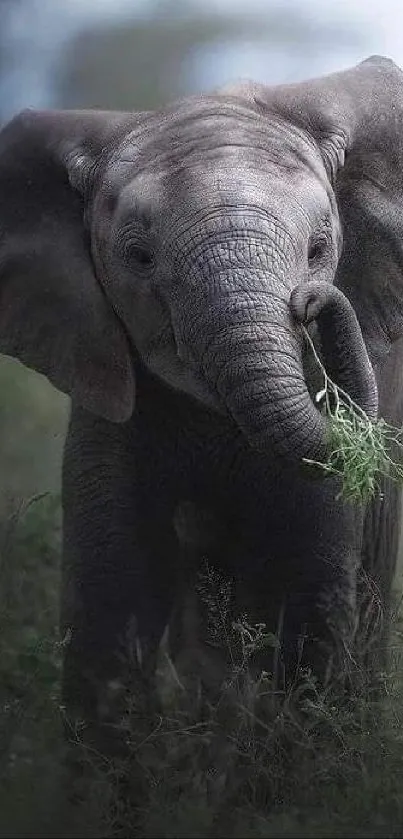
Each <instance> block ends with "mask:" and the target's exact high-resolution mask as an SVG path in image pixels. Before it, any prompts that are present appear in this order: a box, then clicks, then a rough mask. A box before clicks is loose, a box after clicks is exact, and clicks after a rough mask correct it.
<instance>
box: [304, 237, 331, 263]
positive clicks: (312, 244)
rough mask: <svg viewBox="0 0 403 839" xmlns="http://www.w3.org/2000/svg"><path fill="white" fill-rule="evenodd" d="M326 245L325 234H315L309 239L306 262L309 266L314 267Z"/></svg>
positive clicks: (322, 254)
mask: <svg viewBox="0 0 403 839" xmlns="http://www.w3.org/2000/svg"><path fill="white" fill-rule="evenodd" d="M326 245H327V239H326V237H325V236H316V237H315V238H312V239H310V241H309V243H308V262H309V265H310V267H314V266H315V265H316V263H317V262H318V261H319V260H320V259H321V258H322V257H323V256H324V254H325V251H326Z"/></svg>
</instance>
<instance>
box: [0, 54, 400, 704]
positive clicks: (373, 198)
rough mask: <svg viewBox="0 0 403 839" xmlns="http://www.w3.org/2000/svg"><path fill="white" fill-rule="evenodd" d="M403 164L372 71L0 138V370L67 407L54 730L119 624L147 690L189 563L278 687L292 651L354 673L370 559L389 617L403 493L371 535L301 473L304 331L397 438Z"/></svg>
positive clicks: (62, 118)
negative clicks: (61, 659) (4, 361)
mask: <svg viewBox="0 0 403 839" xmlns="http://www.w3.org/2000/svg"><path fill="white" fill-rule="evenodd" d="M402 144H403V77H402V74H401V72H400V70H399V69H398V68H397V67H396V66H395V65H394V64H393V63H392V62H390V61H388V60H387V59H383V58H372V59H369V60H368V61H366V62H363V63H362V64H360V65H359V66H358V67H356V68H354V69H352V70H349V71H346V72H342V73H339V74H335V75H332V76H328V77H326V78H323V79H318V80H313V81H308V82H306V83H303V84H295V85H289V86H282V87H273V88H271V87H265V86H262V85H257V84H253V83H249V82H246V83H244V84H236V85H234V86H231V87H229V88H227V89H224V90H220V91H218V92H215V93H213V94H211V95H209V96H203V97H193V98H189V99H185V100H182V101H180V102H177V103H175V104H173V105H170V106H168V107H166V108H165V109H163V110H161V111H159V112H156V113H140V114H121V113H102V112H90V111H83V112H35V111H27V112H24V113H22V114H20V115H19V116H18V117H16V118H15V119H14V120H13V121H12V122H11V123H10V124H9V125H8V126H6V127H5V128H4V130H3V131H2V133H1V134H0V186H1V189H0V202H1V203H0V237H1V238H0V294H1V297H0V349H1V350H2V351H3V352H5V353H7V354H10V355H13V356H16V357H18V358H19V359H20V360H21V361H22V362H24V363H25V364H27V365H29V366H32V367H34V368H35V369H37V370H39V371H40V372H42V373H44V374H45V375H47V376H48V378H49V379H50V381H52V382H53V383H54V384H55V385H56V387H58V388H60V389H61V390H63V391H65V392H67V393H69V394H70V395H71V397H72V411H71V421H70V427H69V432H68V436H67V441H66V448H65V457H64V475H63V505H64V582H63V596H62V606H63V608H62V623H63V628H64V629H63V631H65V629H66V628H68V629H69V633H68V636H69V643H68V644H66V653H65V670H64V672H65V676H64V690H65V701H66V703H67V705H68V708H69V709H71V708H72V707H73V706H74V704H75V703H77V704H78V705H80V707H81V713H84V714H85V715H87V717H94V715H95V716H96V714H97V713H101V712H100V708H101V705H102V702H101V700H100V695H101V693H102V690H101V687H100V686H101V685H105V683H106V682H107V681H108V679H109V680H113V679H115V678H116V677H117V676H118V675H119V659H118V657H117V655H116V652H117V650H118V648H119V645H120V644H122V643H123V641H124V639H125V638H126V634H127V628H128V626H129V625H130V626H131V634H130V637H131V639H132V641H133V638H134V649H135V652H136V657H137V660H138V662H139V664H140V667H141V668H142V672H143V674H144V675H149V673H150V672H151V671H152V666H153V660H154V653H155V650H156V648H157V647H158V644H159V642H160V639H161V636H162V633H163V631H164V629H165V627H166V625H167V624H168V621H169V619H170V615H171V613H172V609H173V605H174V600H175V593H176V592H177V591H178V587H179V584H180V581H181V579H182V580H183V578H184V577H186V575H187V573H188V570H189V569H184V568H183V557H184V556H185V557H186V556H187V555H188V546H189V544H190V543H192V551H191V553H192V555H193V556H196V557H197V556H198V554H200V552H202V551H204V550H205V548H206V544H207V545H208V553H209V559H210V561H211V562H212V563H213V565H217V566H218V567H219V568H221V569H222V570H223V571H224V572H225V573H229V574H230V575H231V576H232V577H233V578H234V579H235V589H236V599H237V602H241V601H242V607H246V608H248V610H249V614H250V615H251V618H252V619H255V620H264V621H265V622H266V625H267V626H268V628H269V629H271V630H274V631H275V630H276V628H277V627H278V626H279V623H280V615H281V628H282V638H283V651H282V655H283V662H284V667H285V669H286V671H287V672H288V673H290V672H292V670H293V667H294V666H295V662H296V656H297V649H298V638H299V637H300V636H301V635H302V634H306V635H307V640H306V642H305V646H304V657H305V658H304V660H307V661H308V662H310V663H312V662H313V663H314V665H317V666H318V668H319V670H320V668H321V666H322V665H321V664H320V663H318V660H319V659H320V655H319V653H318V651H320V650H321V651H322V653H321V655H322V654H323V650H326V656H325V658H326V660H327V657H328V655H330V654H331V650H332V649H333V650H334V649H336V650H340V649H344V650H346V649H348V645H349V643H350V642H351V638H352V634H353V631H354V626H355V624H356V616H357V577H358V571H359V568H360V565H361V559H362V558H363V561H364V567H365V568H366V569H367V571H368V572H370V573H371V574H372V575H373V576H374V578H375V580H376V581H377V583H378V584H380V585H381V587H382V592H383V597H384V604H385V608H386V610H387V608H388V602H389V601H388V598H389V591H390V584H391V578H392V574H393V569H394V564H395V559H396V550H397V538H398V529H399V515H398V493H397V491H396V490H395V489H393V488H392V487H391V486H389V485H388V486H386V487H385V498H384V500H383V502H382V501H380V500H377V501H376V502H374V504H373V505H371V507H370V509H369V510H368V511H363V510H361V509H359V508H355V507H353V506H351V505H347V504H344V503H343V502H342V501H341V500H340V499H339V500H338V499H337V498H336V496H337V493H338V490H339V486H338V484H337V482H335V481H334V480H330V479H328V480H325V481H324V480H311V479H310V477H308V476H307V475H306V474H305V473H304V471H303V469H302V468H301V460H302V458H303V457H310V458H320V457H323V456H324V455H325V454H326V441H325V434H326V421H325V419H324V418H323V416H322V415H321V414H320V412H319V411H318V410H317V407H316V406H315V404H314V402H313V400H312V398H311V394H312V391H313V390H314V385H315V383H314V381H313V380H311V378H310V374H309V373H307V370H308V368H309V363H306V360H303V357H302V356H303V338H302V330H301V324H310V323H311V324H312V327H315V328H316V331H317V336H318V337H317V340H318V344H319V345H320V348H321V352H322V358H323V360H324V362H325V364H326V367H327V370H328V372H329V374H330V375H331V376H332V377H333V378H334V379H335V380H336V381H337V382H338V384H339V385H341V386H342V387H343V388H344V389H345V390H347V391H348V393H349V394H350V396H352V397H353V398H354V399H355V400H356V401H357V402H358V403H359V404H360V405H361V407H363V408H364V409H365V410H366V411H367V412H368V413H369V415H370V416H371V417H372V418H375V417H376V416H377V411H378V392H377V383H376V379H375V375H374V369H375V371H376V373H377V375H378V387H379V397H380V403H379V404H380V413H381V414H382V415H383V416H386V417H387V418H388V419H390V420H392V421H394V422H395V423H400V421H401V417H402V395H401V394H402V387H401V354H402V344H401V342H400V341H399V338H400V336H401V335H402V334H403V277H402V274H401V269H402V242H403V237H402V233H403V229H402V228H403V213H402V209H403V208H402V203H403V180H402V160H403V145H402ZM357 318H358V320H357ZM364 517H365V526H364V525H363V519H364ZM198 518H199V520H200V521H201V522H207V524H206V529H204V528H203V526H199V532H198V530H197V526H196V527H194V522H196V523H197V520H198ZM178 522H179V523H178ZM192 522H193V523H192ZM208 522H209V523H210V524H208ZM192 534H193V535H192ZM195 534H196V535H195ZM180 541H181V542H182V545H180V544H179V542H180ZM186 546H187V547H186ZM332 645H333V646H332ZM321 672H322V671H321Z"/></svg>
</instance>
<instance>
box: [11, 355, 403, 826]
mask: <svg viewBox="0 0 403 839" xmlns="http://www.w3.org/2000/svg"><path fill="white" fill-rule="evenodd" d="M24 375H25V373H24ZM1 383H3V389H4V387H5V386H7V392H8V393H9V394H10V401H12V400H13V399H15V400H17V403H18V404H19V406H20V408H21V407H22V406H24V405H25V402H24V400H25V391H24V390H23V389H22V390H21V391H18V393H17V394H16V393H15V387H14V385H15V383H14V379H13V378H12V377H11V374H10V370H9V368H7V376H5V377H3V379H2V370H1V367H0V385H1ZM15 386H16V385H15ZM17 390H18V389H17ZM26 399H27V403H29V401H30V400H31V399H32V394H28V395H27V396H26ZM58 411H59V409H57V412H56V413H58ZM48 412H49V415H48ZM61 413H62V412H61ZM38 416H39V417H41V419H40V421H39V430H38V428H35V423H34V418H33V417H29V418H28V417H26V418H24V424H23V428H22V429H20V432H19V434H17V433H16V432H15V433H16V438H15V440H14V439H13V446H7V444H6V442H4V441H3V444H2V447H3V448H1V446H0V463H1V464H2V465H3V476H4V479H3V486H2V489H3V495H2V498H1V499H0V836H2V837H12V836H15V837H16V836H20V837H21V836H26V837H36V836H38V837H39V836H41V837H45V836H48V837H50V836H58V837H73V836H76V837H81V836H92V837H98V836H99V837H111V836H121V837H137V836H138V837H140V836H142V837H182V836H183V837H185V836H186V837H188V836H190V837H221V836H222V837H224V836H225V837H227V836H228V837H229V836H231V837H323V836H324V837H347V836H353V837H361V836H362V837H364V836H365V837H370V839H371V837H400V836H401V835H402V829H403V783H402V778H403V719H402V714H403V703H402V658H401V650H402V644H401V631H400V621H399V617H398V614H397V612H396V615H395V617H394V621H393V632H392V638H391V642H390V668H389V670H388V673H384V674H381V677H380V684H378V685H377V686H376V689H375V688H374V686H373V684H372V683H371V680H370V679H369V678H368V674H367V670H366V666H365V661H364V658H365V655H364V654H366V653H367V652H368V638H367V633H365V632H364V637H359V635H357V643H356V648H355V650H354V651H353V653H352V655H351V660H350V676H351V679H350V682H351V687H350V691H349V692H348V693H347V694H346V693H343V692H342V691H341V690H340V686H339V684H338V682H337V680H333V681H330V682H329V683H328V684H327V685H326V687H321V686H320V685H319V684H318V683H317V682H316V681H315V679H314V677H313V675H312V673H310V672H309V671H308V670H303V669H302V668H300V670H299V672H298V675H297V677H296V678H295V679H294V680H293V681H291V683H289V684H288V685H287V688H285V687H284V685H283V684H282V682H281V679H280V678H279V677H278V674H277V668H276V667H274V668H273V673H274V675H273V674H271V673H266V672H259V671H257V672H256V670H255V669H254V667H253V655H254V652H255V651H256V650H259V649H260V650H262V649H263V650H265V649H266V648H267V649H269V650H270V652H271V653H272V654H273V658H274V661H276V650H277V649H278V644H277V637H276V627H274V628H273V627H267V628H266V627H264V626H262V625H255V624H254V623H253V619H252V616H250V617H249V618H245V617H240V619H239V620H238V621H237V622H235V624H232V623H231V620H230V617H229V600H230V597H229V588H228V587H229V585H230V583H229V581H227V580H224V581H223V580H221V579H220V578H219V577H217V575H215V574H214V573H210V572H209V573H207V574H204V576H202V577H201V578H200V580H199V585H198V596H199V597H200V598H201V599H202V600H203V603H204V605H205V606H207V612H208V617H209V620H208V626H207V636H208V637H207V641H208V642H209V643H207V644H206V645H205V649H204V657H203V656H202V655H201V657H200V661H201V662H202V663H203V662H204V663H205V662H206V661H207V663H208V659H209V656H211V657H213V658H214V662H216V661H217V660H218V661H220V660H225V666H226V670H225V679H224V681H223V683H222V684H221V686H219V687H217V686H216V688H215V691H214V692H209V693H207V694H206V692H204V691H203V690H202V688H201V678H200V674H199V673H198V671H197V668H196V672H194V673H193V674H192V675H193V678H192V679H189V678H188V676H187V674H186V673H184V672H183V669H181V668H180V666H179V664H178V663H176V664H175V662H173V661H172V660H171V659H170V657H169V654H168V651H167V649H166V648H164V649H163V650H162V651H161V659H160V666H159V672H158V689H159V696H160V707H159V708H158V709H155V708H154V710H153V712H152V713H145V708H144V703H143V702H142V697H141V696H139V695H138V693H137V692H136V690H134V691H132V692H130V693H128V694H127V696H126V697H125V701H124V703H123V710H122V711H121V713H120V715H119V716H118V717H117V718H116V721H115V724H114V730H115V732H116V733H117V735H118V736H119V738H120V740H121V742H122V743H123V745H124V749H123V750H122V752H121V754H120V756H119V757H115V758H111V757H110V756H108V755H102V754H97V753H95V752H94V750H93V749H91V748H89V746H88V744H87V741H86V738H85V736H84V735H85V731H84V730H83V728H82V727H80V725H78V726H77V727H75V728H73V729H72V730H71V741H72V744H71V753H70V754H73V756H75V758H76V759H77V765H78V766H79V765H81V772H80V774H77V775H75V776H74V775H73V776H72V774H71V771H69V770H68V769H67V768H66V766H65V760H64V759H65V747H64V742H63V736H62V725H61V723H62V718H63V710H62V709H61V707H60V688H59V685H60V667H61V652H62V649H61V645H60V639H59V636H58V629H57V623H58V587H59V556H60V503H59V497H58V494H57V491H55V489H57V484H58V481H57V480H55V477H54V475H51V471H52V470H48V469H47V466H46V461H45V458H42V457H41V454H40V453H41V445H39V443H38V440H39V438H41V439H42V429H43V439H44V440H45V437H46V433H45V432H46V429H47V428H48V427H52V424H54V423H55V416H54V414H53V413H52V409H51V406H50V405H49V406H48V408H47V409H46V411H45V409H44V408H43V406H42V408H41V410H40V411H39V413H38ZM59 419H60V414H58V420H57V422H59ZM0 425H3V428H4V429H5V439H7V435H10V434H12V426H13V420H12V411H11V408H10V412H9V416H7V412H6V414H4V415H3V416H1V415H0ZM14 425H15V420H14ZM18 437H19V438H20V439H21V440H22V439H23V440H25V446H26V448H27V450H30V448H35V458H34V459H33V461H31V467H32V472H31V473H30V474H29V475H25V474H24V471H23V470H24V468H28V467H24V466H23V463H22V460H21V459H20V455H19V449H18V445H17V442H16V440H17V438H18ZM44 445H45V443H44ZM46 445H47V443H46ZM25 455H26V453H25V452H24V458H25ZM28 460H29V459H28ZM27 462H28V461H26V459H24V463H27ZM42 469H43V475H42V471H41V470H42ZM33 473H35V474H34V475H33ZM10 487H12V491H10ZM27 487H29V490H28V493H27V491H26V488H27ZM24 488H25V491H24ZM49 488H50V490H51V491H48V490H49ZM27 495H28V499H27V500H25V501H24V502H23V503H21V502H19V501H16V499H18V498H21V497H23V498H27ZM364 585H365V586H366V590H367V594H368V596H367V598H366V599H365V601H363V602H364V606H363V611H364V619H363V621H362V623H361V626H364V628H365V627H370V628H371V630H372V632H373V633H375V636H376V634H377V632H378V631H379V630H380V626H381V618H382V615H381V610H380V609H379V602H378V599H377V595H376V591H375V589H374V588H373V586H371V584H370V581H369V580H366V581H365V580H364ZM201 652H202V651H201ZM192 655H193V663H195V657H197V651H194V652H193V654H192ZM220 656H221V659H220ZM217 657H218V659H217ZM196 663H197V662H196ZM137 666H138V664H137V663H136V661H135V660H134V658H133V657H131V658H130V657H129V658H128V663H127V667H128V672H129V676H130V679H129V681H132V683H133V684H136V667H137ZM203 666H204V665H203Z"/></svg>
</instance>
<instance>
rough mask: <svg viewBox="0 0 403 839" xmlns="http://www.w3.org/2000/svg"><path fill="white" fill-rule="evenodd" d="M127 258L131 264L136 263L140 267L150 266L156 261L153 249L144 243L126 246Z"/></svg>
mask: <svg viewBox="0 0 403 839" xmlns="http://www.w3.org/2000/svg"><path fill="white" fill-rule="evenodd" d="M126 258H127V259H128V260H129V261H130V262H131V264H133V263H136V265H138V266H140V268H149V267H150V266H151V265H152V264H153V261H154V260H153V255H152V253H151V251H149V250H148V249H147V248H145V247H144V246H143V245H132V246H130V247H129V248H126Z"/></svg>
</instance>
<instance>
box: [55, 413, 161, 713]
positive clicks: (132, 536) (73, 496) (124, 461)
mask: <svg viewBox="0 0 403 839" xmlns="http://www.w3.org/2000/svg"><path fill="white" fill-rule="evenodd" d="M135 435H136V429H135V427H134V425H133V423H126V424H123V425H115V424H112V423H108V422H105V421H104V420H99V419H97V418H95V417H93V416H91V415H89V414H87V413H86V412H84V411H82V410H80V409H74V411H73V416H72V421H71V423H70V429H69V432H68V437H67V440H66V448H65V457H64V475H63V508H64V557H63V584H62V621H61V622H62V633H63V637H64V639H65V641H64V645H65V650H64V672H63V702H64V705H65V707H66V712H67V715H68V717H71V716H72V717H73V718H77V716H78V717H79V718H84V721H90V722H91V723H95V725H97V724H100V723H103V722H108V721H110V720H111V718H113V717H114V713H115V711H114V708H115V707H116V706H117V707H121V706H120V701H121V696H122V695H125V694H126V689H127V687H128V686H130V687H132V686H134V687H135V688H136V689H137V688H138V689H139V691H140V692H141V693H142V695H144V697H145V698H146V699H147V700H149V699H152V692H153V675H154V670H155V664H156V657H157V652H158V648H159V644H160V641H161V637H162V635H163V632H164V629H165V627H166V625H167V623H168V619H169V614H170V612H171V609H172V603H173V598H174V590H175V584H176V558H177V538H176V534H175V532H174V529H173V525H172V516H171V514H170V509H169V504H168V501H165V500H164V498H163V497H161V492H157V491H155V487H152V486H149V485H148V484H147V482H146V481H145V480H144V474H143V467H142V460H141V456H139V455H138V453H137V452H136V441H135ZM149 459H150V458H149ZM150 472H151V473H153V470H152V469H151V470H150Z"/></svg>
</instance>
